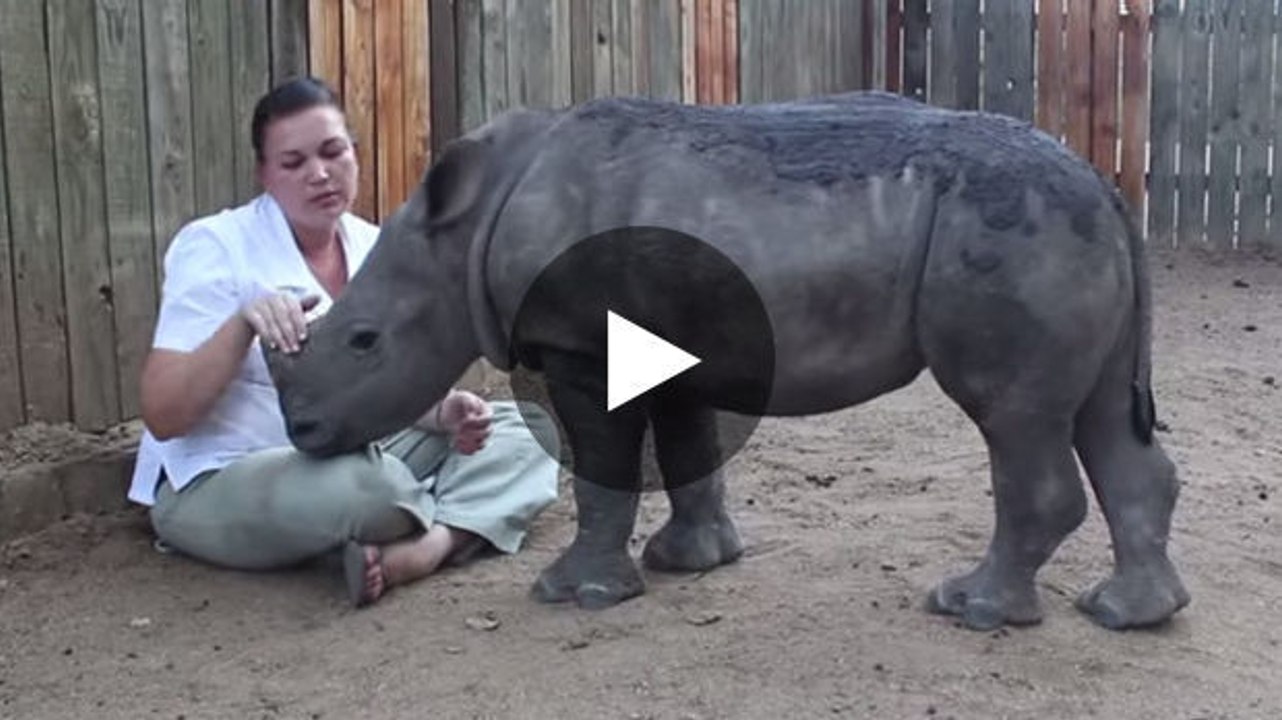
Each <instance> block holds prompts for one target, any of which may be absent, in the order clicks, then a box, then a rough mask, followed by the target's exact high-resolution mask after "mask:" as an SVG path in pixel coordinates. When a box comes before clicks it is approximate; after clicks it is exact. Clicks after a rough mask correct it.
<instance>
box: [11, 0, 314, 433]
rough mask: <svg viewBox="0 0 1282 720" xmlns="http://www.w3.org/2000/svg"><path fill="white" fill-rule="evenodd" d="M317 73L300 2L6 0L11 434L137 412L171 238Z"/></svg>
mask: <svg viewBox="0 0 1282 720" xmlns="http://www.w3.org/2000/svg"><path fill="white" fill-rule="evenodd" d="M306 69H307V4H306V1H305V0H302V1H299V0H292V1H291V0H271V1H270V2H246V1H242V0H191V1H190V2H185V1H184V0H145V1H144V0H47V1H46V0H0V136H2V139H3V141H2V142H0V338H3V342H2V343H0V429H4V428H9V427H12V426H14V425H17V424H20V423H23V422H30V421H48V422H60V421H68V420H69V421H73V422H74V423H75V424H76V425H77V426H79V427H81V428H86V429H96V428H102V427H106V426H108V425H110V424H113V423H116V422H118V421H120V420H121V419H126V418H131V417H134V416H136V415H137V409H138V407H137V406H138V374H139V368H140V366H141V361H142V357H143V355H144V354H145V352H146V349H147V347H148V346H149V345H150V341H151V332H152V325H153V322H154V318H155V314H156V297H157V280H158V277H159V274H160V268H159V264H158V260H159V259H160V258H161V257H162V253H163V251H164V247H165V245H166V243H167V242H168V240H169V239H170V237H171V236H172V235H173V233H174V231H175V230H176V229H177V228H178V227H179V226H180V225H181V224H182V223H183V222H185V221H186V220H188V219H190V218H191V217H193V216H195V215H197V214H201V213H204V212H209V211H213V210H216V209H218V208H221V207H223V206H226V205H230V204H232V203H234V202H237V201H239V200H242V199H245V198H248V197H250V195H251V194H252V193H253V192H254V180H253V166H254V162H253V157H252V151H251V150H250V146H249V142H248V134H249V130H248V128H249V117H250V115H251V113H252V105H253V103H254V101H255V100H256V99H257V97H258V96H259V95H261V94H262V93H263V92H264V91H265V90H266V89H267V88H268V87H269V85H270V84H271V83H272V82H274V81H276V80H278V79H281V78H283V77H285V76H288V75H291V74H296V73H302V72H306Z"/></svg>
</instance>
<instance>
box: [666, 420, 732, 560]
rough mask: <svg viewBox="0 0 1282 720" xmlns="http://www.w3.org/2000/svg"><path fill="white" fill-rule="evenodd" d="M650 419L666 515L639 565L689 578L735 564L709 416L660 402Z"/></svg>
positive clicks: (719, 461) (713, 423) (722, 483)
mask: <svg viewBox="0 0 1282 720" xmlns="http://www.w3.org/2000/svg"><path fill="white" fill-rule="evenodd" d="M650 419H651V422H652V424H653V428H654V442H655V452H656V455H657V459H658V463H659V468H660V470H661V472H662V473H663V477H664V481H665V484H666V486H667V488H668V501H669V503H671V506H672V515H671V517H669V518H668V522H667V523H665V524H664V526H663V527H662V528H660V529H659V531H658V532H657V533H655V534H654V536H653V537H651V538H650V540H649V542H647V543H646V546H645V551H644V553H643V554H642V556H641V560H642V562H644V563H645V565H646V567H649V568H653V569H655V570H663V571H668V572H690V571H700V570H708V569H710V568H714V567H716V566H718V565H724V564H726V563H731V562H734V561H735V560H737V559H739V556H740V555H742V554H743V543H742V541H740V539H739V533H738V531H737V530H735V526H734V523H733V522H732V521H731V520H730V515H729V514H727V513H726V507H725V479H724V477H723V475H722V473H721V469H720V464H721V457H720V448H719V445H718V442H717V425H716V416H715V414H714V413H713V411H712V410H710V409H708V408H706V407H700V406H690V405H687V404H685V403H682V402H680V401H679V400H673V399H669V398H664V399H661V400H660V401H659V402H657V403H656V404H655V406H654V408H653V409H652V411H651V414H650ZM710 468H715V469H714V470H712V471H711V472H708V470H709V469H710Z"/></svg>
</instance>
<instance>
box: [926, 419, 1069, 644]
mask: <svg viewBox="0 0 1282 720" xmlns="http://www.w3.org/2000/svg"><path fill="white" fill-rule="evenodd" d="M981 427H982V429H983V433H984V436H985V438H986V439H987V441H988V450H989V458H990V461H991V466H992V483H993V498H994V501H995V505H996V528H995V530H994V533H993V537H992V541H991V542H990V544H989V547H988V551H987V554H986V555H985V557H984V559H983V560H982V561H980V563H979V565H978V566H977V567H976V568H975V569H974V570H972V571H971V572H969V573H967V574H964V575H959V576H956V577H952V578H948V579H946V580H944V581H943V582H942V583H940V584H939V585H938V586H937V587H936V588H935V589H934V590H933V591H931V593H930V595H929V597H928V599H927V607H928V609H930V610H931V611H932V612H936V613H940V614H948V615H956V616H958V617H959V618H961V620H962V622H963V623H965V625H966V626H967V627H969V628H972V629H975V630H991V629H994V628H997V627H1000V626H1001V625H1005V624H1010V625H1029V624H1033V623H1037V622H1040V621H1041V618H1042V612H1041V607H1040V602H1039V600H1038V597H1037V590H1036V587H1035V585H1034V580H1035V578H1036V575H1037V571H1038V569H1039V568H1041V566H1042V565H1043V564H1044V563H1045V562H1046V560H1047V559H1049V558H1050V556H1051V554H1052V553H1053V552H1054V551H1055V549H1056V548H1057V547H1058V546H1059V544H1060V542H1061V541H1062V540H1063V539H1064V538H1065V537H1067V536H1068V534H1069V533H1071V532H1072V531H1073V530H1074V529H1076V528H1077V526H1078V525H1080V524H1081V522H1082V520H1083V519H1084V518H1085V515H1086V493H1085V492H1084V491H1083V490H1082V484H1081V480H1080V478H1079V477H1078V474H1077V465H1076V460H1075V459H1074V457H1073V452H1072V446H1071V441H1070V437H1071V421H1070V420H1068V419H1067V418H1060V419H1055V418H1049V419H1048V418H1047V417H1043V416H1021V415H1010V416H1007V417H1004V418H1001V419H1000V420H995V419H994V418H988V419H986V420H985V421H984V422H982V423H981Z"/></svg>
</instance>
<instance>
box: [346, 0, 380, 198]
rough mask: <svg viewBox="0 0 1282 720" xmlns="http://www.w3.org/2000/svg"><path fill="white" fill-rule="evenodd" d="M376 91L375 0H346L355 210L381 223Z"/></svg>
mask: <svg viewBox="0 0 1282 720" xmlns="http://www.w3.org/2000/svg"><path fill="white" fill-rule="evenodd" d="M375 92H376V89H375V78H374V0H343V109H344V111H345V112H346V113H347V124H348V126H350V127H351V130H352V134H353V135H355V136H356V158H357V162H358V163H359V164H360V168H361V179H360V184H359V186H358V187H357V189H356V201H355V202H354V203H353V204H352V211H353V212H354V213H356V214H357V215H360V216H361V217H363V218H365V219H366V220H369V221H370V222H378V166H377V164H376V162H377V161H376V158H377V157H378V136H377V134H376V126H375V122H374V113H375V105H374V103H375Z"/></svg>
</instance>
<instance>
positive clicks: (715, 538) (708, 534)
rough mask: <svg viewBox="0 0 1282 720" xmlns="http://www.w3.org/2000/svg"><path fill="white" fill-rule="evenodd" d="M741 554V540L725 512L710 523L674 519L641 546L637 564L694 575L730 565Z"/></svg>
mask: <svg viewBox="0 0 1282 720" xmlns="http://www.w3.org/2000/svg"><path fill="white" fill-rule="evenodd" d="M740 555H743V541H741V540H740V539H739V532H738V531H737V530H735V526H734V523H733V522H732V521H731V520H730V517H729V516H728V515H726V514H725V513H721V517H720V518H719V519H717V520H716V521H714V522H700V523H690V522H679V521H677V520H676V519H675V518H674V519H670V520H668V522H667V523H666V524H665V525H664V526H663V527H662V528H660V529H659V532H657V533H655V534H654V537H651V538H650V540H649V541H648V542H647V543H646V544H645V551H644V552H643V553H642V554H641V561H642V562H644V563H645V566H646V567H648V568H651V569H653V570H660V571H664V572H696V571H700V570H710V569H712V568H714V567H717V566H718V565H725V564H728V563H732V562H734V561H735V560H738V559H739V556H740Z"/></svg>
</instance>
